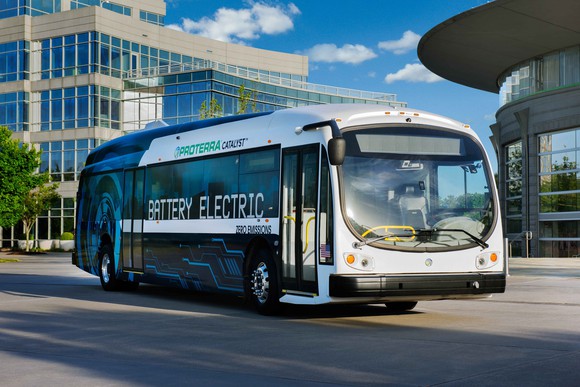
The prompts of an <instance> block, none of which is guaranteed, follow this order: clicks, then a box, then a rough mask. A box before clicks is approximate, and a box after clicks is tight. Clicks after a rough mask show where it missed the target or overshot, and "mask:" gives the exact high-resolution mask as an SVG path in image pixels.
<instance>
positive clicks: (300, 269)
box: [282, 145, 318, 294]
mask: <svg viewBox="0 0 580 387" xmlns="http://www.w3.org/2000/svg"><path fill="white" fill-rule="evenodd" d="M282 169H283V172H282V286H283V288H284V290H285V291H287V292H288V293H292V292H293V291H294V292H300V293H307V294H317V293H318V286H317V281H316V254H317V251H318V249H317V248H316V218H317V216H316V208H317V203H318V197H317V195H318V184H317V182H318V145H316V146H311V147H308V148H304V147H301V148H293V149H287V150H284V153H283V164H282Z"/></svg>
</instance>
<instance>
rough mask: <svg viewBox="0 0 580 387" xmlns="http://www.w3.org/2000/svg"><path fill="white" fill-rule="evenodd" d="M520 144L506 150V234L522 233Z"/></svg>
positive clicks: (521, 160) (509, 146)
mask: <svg viewBox="0 0 580 387" xmlns="http://www.w3.org/2000/svg"><path fill="white" fill-rule="evenodd" d="M522 162H523V158H522V142H521V141H518V142H516V143H513V144H511V145H508V146H507V148H506V176H507V181H506V203H505V214H506V232H507V233H508V234H519V233H521V232H522V169H523V164H522Z"/></svg>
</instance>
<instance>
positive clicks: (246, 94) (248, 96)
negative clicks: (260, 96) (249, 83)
mask: <svg viewBox="0 0 580 387" xmlns="http://www.w3.org/2000/svg"><path fill="white" fill-rule="evenodd" d="M253 97H254V93H253V92H251V91H246V86H244V84H241V85H240V87H239V88H238V106H239V109H238V111H237V113H236V114H244V113H245V112H246V110H248V104H249V103H250V101H251V102H252V112H254V113H255V112H256V111H257V108H256V99H255V98H253Z"/></svg>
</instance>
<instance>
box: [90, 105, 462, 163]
mask: <svg viewBox="0 0 580 387" xmlns="http://www.w3.org/2000/svg"><path fill="white" fill-rule="evenodd" d="M267 115H271V121H270V127H279V126H285V127H290V128H291V129H292V130H293V129H294V128H296V127H298V126H304V125H307V124H312V123H316V122H323V121H328V120H331V119H337V120H338V121H340V122H342V124H341V125H340V126H341V127H342V126H345V125H358V124H364V122H365V121H369V120H372V121H374V122H376V120H377V118H376V117H380V116H383V117H384V116H385V115H387V116H390V117H392V118H393V119H391V120H389V122H393V121H394V122H396V121H401V122H405V120H406V119H408V118H409V117H412V118H413V119H414V120H415V119H418V118H421V121H422V123H423V124H431V125H440V126H446V127H450V128H455V129H457V128H464V129H466V130H467V131H471V129H469V126H467V125H463V124H462V123H460V122H458V121H455V120H452V119H449V118H447V117H444V116H440V115H436V114H432V113H428V112H424V111H421V110H416V109H409V108H404V109H402V108H395V107H391V106H385V105H367V104H325V105H310V106H303V107H298V108H291V109H282V110H276V111H271V112H263V113H251V114H242V115H236V116H228V117H222V118H212V119H208V120H201V121H193V122H189V123H184V124H178V125H172V126H166V127H160V128H154V129H144V130H140V131H137V132H134V133H131V134H128V135H126V136H122V137H119V138H116V139H114V140H111V141H109V142H107V143H105V144H103V145H101V146H99V147H98V148H96V149H94V150H93V151H92V152H91V153H90V154H89V156H88V157H87V161H86V166H87V167H88V166H90V165H91V164H95V163H98V162H100V161H104V160H107V159H112V158H115V157H118V156H121V155H129V154H134V155H135V156H137V155H141V154H143V153H144V152H145V151H147V150H148V149H149V147H150V145H151V142H152V141H153V140H155V139H156V138H160V137H165V136H170V135H175V134H179V133H184V132H189V131H192V130H197V129H203V128H208V127H212V126H217V125H222V124H227V123H231V122H238V121H242V120H248V119H251V118H255V117H261V116H267ZM396 117H398V119H397V118H396ZM407 122H408V121H407Z"/></svg>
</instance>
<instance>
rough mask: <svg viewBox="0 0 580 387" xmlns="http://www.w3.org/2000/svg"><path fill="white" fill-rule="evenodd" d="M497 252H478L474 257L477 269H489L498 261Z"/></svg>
mask: <svg viewBox="0 0 580 387" xmlns="http://www.w3.org/2000/svg"><path fill="white" fill-rule="evenodd" d="M499 261H500V259H499V252H496V251H491V252H485V253H482V254H479V255H478V256H477V257H476V258H475V267H477V268H478V269H479V270H484V269H489V268H490V267H493V266H495V265H497V264H498V263H499Z"/></svg>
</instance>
